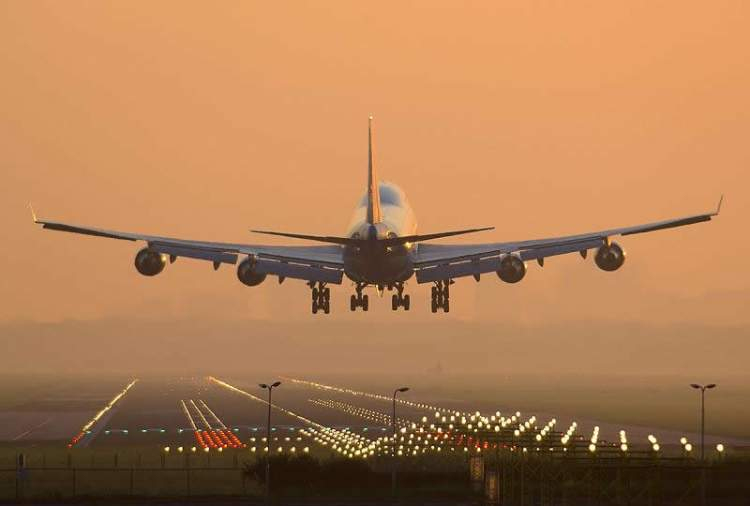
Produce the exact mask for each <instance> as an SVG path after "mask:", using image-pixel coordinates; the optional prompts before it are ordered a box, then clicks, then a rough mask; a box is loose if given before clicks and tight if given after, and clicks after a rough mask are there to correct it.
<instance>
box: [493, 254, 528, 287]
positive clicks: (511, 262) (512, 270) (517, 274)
mask: <svg viewBox="0 0 750 506" xmlns="http://www.w3.org/2000/svg"><path fill="white" fill-rule="evenodd" d="M525 275H526V262H524V261H523V260H521V257H519V256H518V255H517V254H511V255H505V256H504V257H503V258H502V260H500V269H498V270H497V277H499V278H500V279H502V280H503V281H505V282H506V283H518V282H519V281H521V280H522V279H523V277H524V276H525Z"/></svg>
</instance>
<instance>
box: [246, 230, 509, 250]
mask: <svg viewBox="0 0 750 506" xmlns="http://www.w3.org/2000/svg"><path fill="white" fill-rule="evenodd" d="M494 228H495V227H484V228H468V229H465V230H452V231H450V232H437V233H435V234H422V235H405V236H403V237H389V238H387V239H379V240H378V242H379V243H381V244H385V245H386V246H398V245H401V244H406V243H407V242H408V243H415V242H421V241H430V240H432V239H440V238H441V237H451V236H454V235H462V234H471V233H473V232H483V231H485V230H493V229H494ZM251 232H254V233H256V234H267V235H278V236H281V237H291V238H293V239H303V240H306V241H317V242H327V243H332V244H341V245H344V246H347V245H348V246H360V245H363V244H365V243H368V242H370V239H353V238H351V237H336V236H330V235H309V234H293V233H289V232H274V231H271V230H251Z"/></svg>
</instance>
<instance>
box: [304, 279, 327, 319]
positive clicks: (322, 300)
mask: <svg viewBox="0 0 750 506" xmlns="http://www.w3.org/2000/svg"><path fill="white" fill-rule="evenodd" d="M308 284H309V285H310V288H312V292H311V294H312V312H313V314H318V311H320V310H321V309H322V310H323V312H324V313H325V314H328V313H330V312H331V289H330V288H327V287H326V284H325V283H323V282H322V281H321V282H318V283H315V282H314V281H311V282H310V283H308Z"/></svg>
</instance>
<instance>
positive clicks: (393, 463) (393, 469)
mask: <svg viewBox="0 0 750 506" xmlns="http://www.w3.org/2000/svg"><path fill="white" fill-rule="evenodd" d="M408 390H409V387H401V388H397V389H396V390H394V391H393V416H392V417H391V424H392V425H393V454H392V455H391V458H392V459H393V460H392V461H391V495H392V496H393V497H394V498H395V497H396V394H397V393H399V392H402V393H403V392H406V391H408Z"/></svg>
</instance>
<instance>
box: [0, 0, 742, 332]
mask: <svg viewBox="0 0 750 506" xmlns="http://www.w3.org/2000/svg"><path fill="white" fill-rule="evenodd" d="M748 26H750V4H748V3H747V2H744V1H737V2H721V1H717V2H683V1H679V2H677V1H675V2H633V1H628V2H624V1H623V2H562V1H560V2H528V1H517V2H510V1H509V2H447V3H446V2H435V1H430V2H403V1H400V2H378V3H377V4H374V3H370V2H368V3H365V2H348V1H345V2H203V3H200V4H198V3H195V4H191V3H189V2H170V3H168V2H73V1H66V2H57V1H52V2H40V1H30V2H26V1H20V0H19V1H9V0H5V1H2V2H0V68H1V69H2V78H0V176H1V177H0V206H1V207H0V223H1V224H2V231H3V237H4V246H3V248H2V252H1V253H0V256H1V257H0V265H2V282H1V283H0V302H2V304H0V322H10V321H17V320H34V321H57V320H61V319H66V318H69V319H79V320H89V319H100V318H128V317H133V316H138V317H145V318H159V319H166V320H169V319H170V318H175V319H185V318H200V319H202V320H205V321H211V320H212V319H216V320H220V319H221V320H223V319H243V318H268V319H280V318H292V319H298V320H301V321H306V320H311V319H313V318H315V319H320V318H330V319H334V320H336V319H352V318H354V319H356V320H361V321H363V322H366V321H371V320H375V319H378V320H380V319H384V318H388V319H393V320H403V319H405V318H410V319H417V320H419V319H420V318H421V319H426V318H434V317H435V316H433V315H430V314H429V309H428V308H429V291H428V290H429V288H428V287H425V286H419V287H417V286H416V283H412V284H411V285H410V286H409V288H408V290H409V292H411V293H412V308H413V309H412V311H411V313H412V314H408V315H406V314H400V313H399V314H392V313H391V311H390V307H389V306H390V301H386V300H383V301H374V303H371V308H372V309H371V311H370V313H367V314H363V313H361V312H358V313H356V314H351V313H350V312H349V310H348V298H349V293H350V291H351V288H350V287H349V286H348V285H342V287H339V288H334V289H333V290H332V313H333V314H332V315H330V316H328V317H322V316H320V315H318V316H317V317H313V316H312V315H310V314H309V294H308V289H307V287H305V285H304V284H302V283H301V282H298V281H294V280H288V281H286V282H285V283H284V284H283V285H282V286H278V284H277V283H276V281H275V279H270V278H269V280H268V281H267V282H266V283H265V284H263V285H261V286H260V287H258V288H254V289H253V288H248V287H245V286H244V285H242V284H240V283H239V282H238V281H237V279H236V277H235V273H234V269H233V268H231V267H229V268H228V267H226V266H225V267H222V268H221V269H220V270H219V271H218V272H213V270H212V268H211V265H210V264H209V263H206V262H198V261H191V260H187V259H180V260H178V261H177V263H176V264H174V265H172V266H169V267H168V268H167V269H166V270H165V272H164V273H163V274H162V275H160V276H157V277H156V278H154V279H147V278H144V277H142V276H140V275H138V274H137V273H136V271H135V269H134V268H133V257H134V255H135V253H136V251H137V249H138V248H139V246H136V245H134V244H133V243H129V242H121V241H111V240H106V239H98V238H87V237H81V236H75V235H69V234H60V233H56V232H46V231H44V232H43V231H41V230H39V229H38V228H37V227H35V226H33V225H32V224H31V221H30V216H29V213H28V209H27V207H26V205H27V202H28V201H32V202H33V203H34V204H35V205H36V208H37V212H38V214H39V215H40V216H42V217H44V218H48V219H57V220H67V221H71V222H74V223H80V224H87V225H93V226H102V227H108V228H113V229H119V230H126V231H139V232H145V233H155V234H164V235H173V236H178V237H185V238H195V239H207V240H222V241H246V242H264V241H267V240H268V238H266V237H263V236H253V235H252V234H250V233H249V232H248V229H249V228H251V227H257V228H269V229H277V230H289V231H295V232H308V233H314V234H341V233H343V231H344V228H345V226H346V225H347V223H348V220H349V216H350V212H351V210H352V208H353V206H354V204H355V202H356V200H357V199H358V198H359V196H360V194H361V193H362V192H363V190H364V185H365V181H366V172H365V171H366V154H367V145H366V125H367V115H368V114H370V113H373V114H374V115H375V117H376V131H377V148H378V152H377V163H378V164H379V168H380V174H381V176H382V177H384V178H386V179H389V180H393V181H394V182H397V183H398V184H400V185H401V186H402V187H403V188H404V190H405V191H406V192H407V195H409V198H410V200H411V202H412V205H413V207H414V208H415V211H416V213H417V217H418V219H419V220H420V230H421V231H425V232H432V231H440V230H450V229H455V228H461V227H473V226H488V225H494V226H496V227H497V229H496V230H495V231H493V232H489V233H484V234H483V235H481V236H480V235H478V236H475V237H473V238H467V239H466V240H467V241H469V240H474V241H476V240H488V241H490V240H493V241H495V240H515V239H525V238H536V237H544V236H548V235H557V234H564V233H577V232H584V231H589V230H592V229H598V228H602V227H611V226H621V225H630V224H635V223H639V222H643V221H651V220H655V219H662V218H667V217H672V216H679V215H683V214H690V213H695V212H703V211H706V210H709V209H712V208H713V207H714V206H715V205H716V201H717V200H718V197H719V195H720V194H721V193H722V192H723V193H725V194H726V202H725V207H724V211H723V213H722V215H721V216H720V217H719V219H718V220H716V221H715V222H711V223H709V224H700V225H696V226H693V227H687V228H683V229H679V230H672V231H665V232H658V233H654V234H649V235H642V236H631V237H627V238H624V240H623V241H622V244H623V245H624V247H625V248H626V250H627V252H628V260H627V262H626V264H625V266H624V268H623V269H621V270H620V271H618V272H616V273H614V274H609V273H604V272H601V271H599V270H597V269H596V268H595V267H594V265H593V262H592V259H591V257H589V259H588V260H587V261H583V260H581V258H579V257H578V256H577V255H573V256H570V257H564V258H554V259H550V260H548V262H547V263H546V264H545V267H544V269H541V268H539V267H538V266H537V265H536V264H533V265H530V266H529V267H530V268H529V273H528V274H527V277H526V279H524V281H523V282H522V283H520V284H519V285H515V286H511V285H506V284H504V283H502V282H500V281H499V280H498V279H497V278H496V276H494V275H487V276H486V278H485V279H483V282H482V283H481V284H476V283H475V282H474V281H473V280H472V279H471V278H468V279H464V280H460V281H459V282H458V284H457V285H456V286H455V289H454V290H453V292H452V294H453V297H452V300H451V302H452V307H451V309H452V312H451V314H450V315H439V316H438V317H440V318H450V319H461V320H497V319H505V320H509V321H511V322H514V323H518V324H526V323H541V324H557V323H559V322H564V321H568V320H571V321H580V320H588V319H598V320H615V321H617V320H619V321H625V320H628V321H638V322H646V323H660V324H661V323H665V322H667V323H668V322H677V321H681V322H685V321H687V322H698V323H703V324H711V325H714V324H725V323H729V324H732V325H739V326H741V327H742V326H744V327H745V328H747V325H748V324H750V312H748V311H747V307H748V305H749V304H750V274H749V273H748V258H750V239H749V238H748V235H747V227H748V223H749V222H748V219H749V218H750V204H749V202H750V175H749V173H748V169H749V168H750V141H749V137H748V133H749V132H750V30H748ZM371 302H373V301H371Z"/></svg>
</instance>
